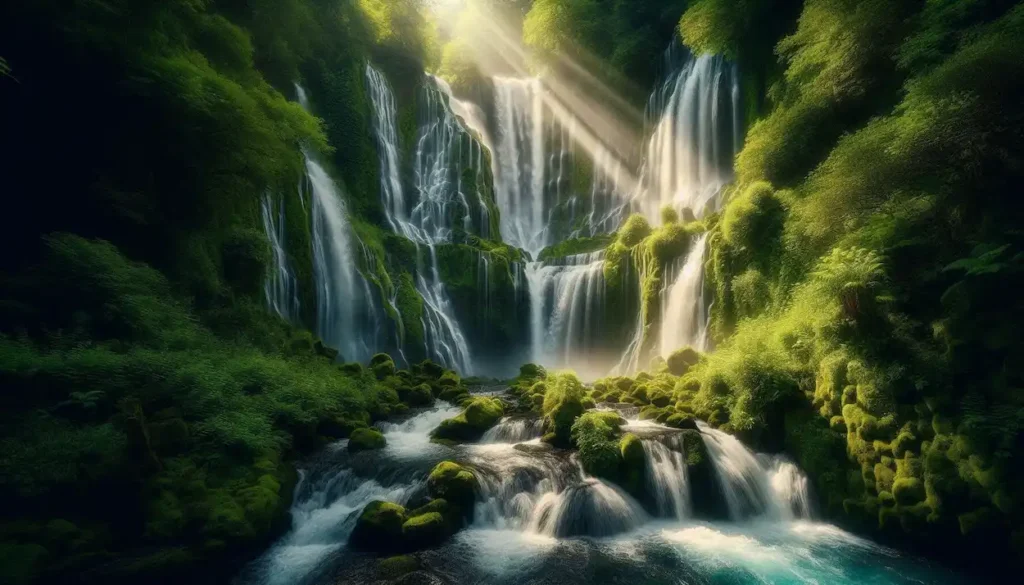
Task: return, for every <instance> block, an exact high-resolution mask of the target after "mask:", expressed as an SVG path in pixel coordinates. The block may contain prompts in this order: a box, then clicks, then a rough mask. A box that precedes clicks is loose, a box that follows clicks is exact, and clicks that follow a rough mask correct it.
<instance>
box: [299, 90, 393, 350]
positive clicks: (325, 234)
mask: <svg viewBox="0 0 1024 585" xmlns="http://www.w3.org/2000/svg"><path fill="white" fill-rule="evenodd" d="M295 91H296V94H297V95H298V98H299V103H300V104H301V105H302V107H303V108H306V109H309V98H308V96H307V95H306V92H305V90H304V89H303V88H302V87H301V86H299V85H296V86H295ZM303 156H304V157H305V163H306V180H305V183H304V184H303V185H300V190H299V194H300V197H302V200H303V201H305V198H306V196H305V192H306V191H308V192H309V199H310V201H311V210H310V215H311V216H312V222H311V235H312V246H313V280H314V283H315V285H316V298H317V311H316V334H317V335H318V336H320V338H321V339H323V340H324V342H325V343H327V344H328V345H329V346H331V347H334V348H337V349H338V350H339V351H340V352H341V356H342V357H343V358H344V359H347V360H358V361H363V360H366V359H369V357H370V356H371V355H372V354H373V353H374V352H375V351H376V350H377V349H378V348H379V347H380V345H381V341H382V339H381V336H380V329H381V328H380V313H381V311H379V310H378V307H377V306H376V304H375V303H374V296H373V294H372V292H371V290H370V285H369V283H368V282H367V281H366V279H365V278H363V275H362V274H361V273H360V272H359V269H358V266H357V263H356V261H357V260H356V258H357V256H356V252H355V251H354V248H355V245H356V244H357V243H358V239H357V238H356V237H355V235H354V234H353V232H352V228H351V225H350V224H349V220H348V214H347V210H346V204H345V198H344V196H343V195H342V192H341V189H340V188H339V186H338V184H337V183H335V182H334V180H333V179H331V177H330V175H328V174H327V171H326V170H325V169H324V167H323V166H321V165H320V163H319V162H318V161H317V160H316V158H315V155H314V154H313V153H311V152H309V151H307V150H305V149H304V150H303ZM282 223H283V222H282Z"/></svg>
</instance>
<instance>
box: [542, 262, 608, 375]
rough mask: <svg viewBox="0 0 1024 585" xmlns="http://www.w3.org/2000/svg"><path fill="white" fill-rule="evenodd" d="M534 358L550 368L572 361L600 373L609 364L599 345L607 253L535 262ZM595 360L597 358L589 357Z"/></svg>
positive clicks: (583, 371) (585, 372) (586, 372)
mask: <svg viewBox="0 0 1024 585" xmlns="http://www.w3.org/2000/svg"><path fill="white" fill-rule="evenodd" d="M526 280H527V282H528V283H529V293H530V332H531V336H532V337H531V347H532V352H531V354H532V361H533V362H534V363H538V364H542V365H544V366H546V367H549V368H560V367H566V366H570V365H571V366H572V367H573V368H574V369H576V370H577V372H578V373H580V374H581V375H583V376H584V377H591V376H593V377H599V376H600V375H601V374H603V373H604V371H603V368H604V367H605V365H604V364H603V363H601V361H600V355H599V354H598V353H597V351H596V345H597V344H598V343H599V342H600V341H601V340H600V333H601V331H600V317H601V313H602V311H603V310H604V303H603V300H604V291H605V281H604V252H603V251H600V252H594V253H590V254H577V255H575V256H567V257H565V258H559V259H558V260H557V263H552V264H547V263H542V262H529V263H527V264H526ZM591 359H593V360H594V361H593V363H590V361H589V360H591Z"/></svg>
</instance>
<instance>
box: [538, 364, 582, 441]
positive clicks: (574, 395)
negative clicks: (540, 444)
mask: <svg viewBox="0 0 1024 585" xmlns="http://www.w3.org/2000/svg"><path fill="white" fill-rule="evenodd" d="M585 397H586V391H585V390H584V388H583V384H582V383H581V382H580V380H579V378H577V377H576V374H574V373H572V372H558V373H555V374H551V375H549V376H548V378H547V381H546V392H545V393H544V403H543V406H542V412H543V414H544V420H545V428H546V429H547V432H548V433H552V434H553V435H554V437H553V442H554V444H555V445H558V446H568V445H569V444H570V440H571V439H570V437H571V433H572V425H573V423H574V422H575V421H576V418H577V417H579V416H580V415H582V414H583V410H584V409H583V399H584V398H585Z"/></svg>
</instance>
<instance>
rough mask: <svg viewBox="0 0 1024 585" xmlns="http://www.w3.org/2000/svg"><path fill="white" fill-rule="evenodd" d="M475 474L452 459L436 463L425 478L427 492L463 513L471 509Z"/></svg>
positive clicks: (475, 486)
mask: <svg viewBox="0 0 1024 585" xmlns="http://www.w3.org/2000/svg"><path fill="white" fill-rule="evenodd" d="M476 488H477V481H476V476H475V475H473V472H472V471H470V470H469V469H467V468H465V467H463V466H461V465H459V464H458V463H454V462H452V461H442V462H441V463H438V464H437V465H436V466H435V467H434V469H433V470H432V471H431V472H430V476H429V477H428V478H427V493H429V494H430V497H432V498H435V499H436V500H444V501H445V502H447V503H448V504H450V505H452V506H456V507H457V508H459V509H460V510H461V511H462V512H463V513H464V514H468V513H469V512H471V511H472V508H473V504H474V502H475V501H476Z"/></svg>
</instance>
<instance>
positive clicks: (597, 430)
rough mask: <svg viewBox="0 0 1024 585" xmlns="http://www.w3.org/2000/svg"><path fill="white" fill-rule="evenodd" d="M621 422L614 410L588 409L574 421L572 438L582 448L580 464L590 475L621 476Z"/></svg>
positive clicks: (608, 477)
mask: <svg viewBox="0 0 1024 585" xmlns="http://www.w3.org/2000/svg"><path fill="white" fill-rule="evenodd" d="M622 423H623V420H622V418H621V417H620V416H619V415H618V414H616V413H614V412H587V413H584V414H583V415H582V416H580V417H579V418H577V419H576V422H575V423H574V424H573V425H572V441H573V443H574V444H575V445H576V447H577V448H578V449H579V457H580V464H581V465H583V469H584V470H585V471H586V472H587V473H589V474H590V475H593V476H596V477H604V478H607V479H611V480H616V479H618V475H619V445H618V437H619V426H620V425H622Z"/></svg>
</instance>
